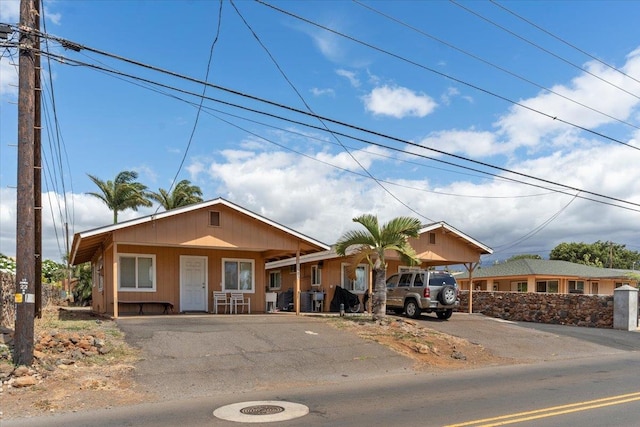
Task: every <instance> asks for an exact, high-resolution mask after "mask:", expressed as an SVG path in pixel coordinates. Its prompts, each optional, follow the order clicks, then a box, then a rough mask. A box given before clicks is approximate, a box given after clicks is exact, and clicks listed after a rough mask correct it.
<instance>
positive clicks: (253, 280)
mask: <svg viewBox="0 0 640 427" xmlns="http://www.w3.org/2000/svg"><path fill="white" fill-rule="evenodd" d="M226 262H237V263H241V262H248V263H250V264H251V289H250V290H248V289H227V287H226V286H227V284H226V283H225V269H224V267H225V263H226ZM221 263H222V270H221V271H222V291H223V292H240V293H244V294H255V293H256V261H255V260H254V259H251V258H222V260H221Z"/></svg>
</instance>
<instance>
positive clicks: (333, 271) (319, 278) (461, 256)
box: [266, 222, 493, 311]
mask: <svg viewBox="0 0 640 427" xmlns="http://www.w3.org/2000/svg"><path fill="white" fill-rule="evenodd" d="M409 243H410V244H411V246H412V247H413V248H414V249H415V251H416V253H417V254H418V257H419V258H420V259H421V260H422V263H421V264H420V266H417V267H414V268H430V267H437V266H447V265H460V264H464V265H465V266H468V268H469V267H471V266H472V265H473V264H476V263H478V262H479V260H480V256H481V255H485V254H491V253H493V251H492V250H491V248H489V247H487V246H485V245H484V244H482V243H480V242H478V241H476V240H474V239H472V238H471V237H469V236H467V235H465V234H464V233H462V232H460V231H458V230H456V229H455V228H453V227H452V226H450V225H448V224H446V223H445V222H437V223H433V224H429V225H426V226H424V227H423V228H422V229H421V230H420V235H419V237H418V238H410V239H409ZM385 258H386V261H387V275H388V276H389V275H391V274H394V273H398V272H400V271H403V270H406V269H408V268H409V267H407V266H404V265H402V263H401V262H400V259H399V258H398V256H397V254H396V253H395V252H391V251H390V252H388V253H386V254H385ZM296 264H298V265H299V270H298V269H297V268H296ZM348 265H349V259H348V257H341V256H339V255H338V254H336V253H335V250H334V249H333V248H332V249H331V250H327V251H324V252H317V253H312V254H309V255H303V256H301V257H300V259H299V260H296V259H295V258H290V259H283V260H278V261H272V262H269V263H267V264H266V270H267V274H268V280H267V283H268V290H269V291H270V292H276V293H281V292H284V291H288V290H290V289H291V290H295V289H296V282H297V281H299V283H300V287H299V289H300V291H301V293H302V294H301V304H300V306H301V311H311V309H312V308H313V307H312V306H313V305H314V304H312V302H313V298H314V295H315V293H317V292H321V293H323V294H324V295H325V304H323V307H322V311H329V301H330V300H331V299H332V298H333V295H334V291H335V287H336V286H340V287H342V288H344V289H347V290H348V291H350V292H353V293H355V294H357V295H360V299H361V300H362V295H363V294H365V293H366V292H367V291H368V290H369V289H370V285H372V284H373V277H371V276H372V275H371V268H370V267H369V265H367V264H366V263H364V264H360V265H359V266H358V267H357V269H356V271H355V277H356V278H355V279H350V278H349V277H348V276H349V275H348V273H347V267H348ZM297 271H300V274H299V276H300V278H299V279H298V275H297V274H296V273H297Z"/></svg>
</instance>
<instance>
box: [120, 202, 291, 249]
mask: <svg viewBox="0 0 640 427" xmlns="http://www.w3.org/2000/svg"><path fill="white" fill-rule="evenodd" d="M212 210H215V211H220V226H219V227H214V226H210V225H209V212H210V211H212ZM114 240H115V241H116V242H123V243H132V242H135V243H137V244H141V245H145V244H148V245H163V246H164V245H169V246H196V247H207V248H219V249H222V248H224V249H233V248H236V249H244V250H258V251H267V250H287V251H295V250H296V249H297V248H298V244H299V239H298V238H296V237H295V236H292V235H290V234H288V233H284V232H282V230H279V229H276V228H274V227H272V226H270V225H268V224H265V223H263V222H259V221H256V220H255V219H254V218H251V217H249V216H247V215H244V214H241V213H238V212H237V211H234V210H231V209H229V208H227V207H226V206H214V207H209V208H203V209H199V210H196V211H193V212H188V213H186V214H184V215H178V216H171V217H168V218H163V219H161V220H158V221H151V222H147V223H143V224H140V225H138V226H134V227H127V228H123V229H120V230H116V231H115V232H114Z"/></svg>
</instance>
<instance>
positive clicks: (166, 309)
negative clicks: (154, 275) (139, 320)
mask: <svg viewBox="0 0 640 427" xmlns="http://www.w3.org/2000/svg"><path fill="white" fill-rule="evenodd" d="M118 304H122V305H137V306H138V307H139V310H138V314H140V315H142V314H144V312H143V311H142V307H143V306H144V305H145V304H146V305H161V306H163V307H164V311H163V312H162V314H169V310H171V313H173V303H171V302H169V301H118Z"/></svg>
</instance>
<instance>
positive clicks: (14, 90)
mask: <svg viewBox="0 0 640 427" xmlns="http://www.w3.org/2000/svg"><path fill="white" fill-rule="evenodd" d="M14 58H15V60H16V61H17V56H15V57H14ZM9 62H10V61H9V58H8V57H4V58H2V59H1V60H0V95H5V94H6V95H9V96H12V97H17V96H18V69H17V66H15V65H11V64H10V63H9Z"/></svg>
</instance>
